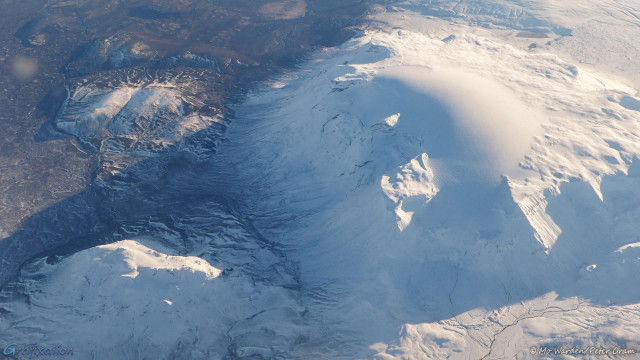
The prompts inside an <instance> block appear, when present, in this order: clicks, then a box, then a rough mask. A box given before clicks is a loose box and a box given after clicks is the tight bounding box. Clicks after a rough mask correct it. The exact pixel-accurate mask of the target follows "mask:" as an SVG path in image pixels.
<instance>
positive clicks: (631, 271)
mask: <svg viewBox="0 0 640 360" xmlns="http://www.w3.org/2000/svg"><path fill="white" fill-rule="evenodd" d="M445 3H448V2H437V1H436V2H420V1H416V2H412V3H411V4H407V5H406V7H407V8H409V9H411V10H412V11H409V10H407V9H404V8H402V7H397V8H388V9H387V10H388V11H387V12H385V11H383V9H382V8H378V9H377V12H376V15H374V16H373V18H372V20H373V21H374V23H373V24H372V25H371V29H370V30H369V31H367V32H366V34H364V36H362V37H360V38H358V39H355V40H353V41H351V42H349V43H347V44H345V45H344V46H342V47H340V48H338V49H330V50H327V51H326V52H324V53H322V54H319V55H318V56H317V57H316V58H315V59H314V60H313V61H310V62H309V63H308V64H306V65H305V66H304V67H303V68H301V69H300V70H299V71H297V72H295V73H293V74H290V75H288V76H287V77H285V78H283V79H278V80H277V81H275V82H274V84H277V86H272V87H271V88H270V87H269V86H267V87H265V88H263V89H260V90H257V91H256V92H255V93H254V94H253V95H252V96H250V97H249V99H248V100H247V101H246V102H245V104H243V105H242V106H241V107H240V108H239V109H238V118H239V120H238V123H240V122H242V124H241V125H238V124H236V126H235V127H233V128H232V129H230V135H229V136H230V138H231V140H230V141H229V143H227V145H226V146H227V150H226V153H227V154H233V156H234V157H236V159H237V156H238V154H242V153H244V154H246V155H245V157H244V160H243V162H242V165H243V166H242V167H235V168H234V170H235V171H236V172H235V174H236V176H235V177H233V174H229V176H231V177H233V179H234V184H235V185H236V186H237V184H238V183H241V184H244V186H245V188H244V189H243V192H244V193H247V192H250V193H255V194H258V195H256V196H255V198H254V199H252V201H253V202H250V203H249V204H248V206H249V207H251V209H252V211H253V212H254V214H255V216H256V217H257V218H258V219H259V223H260V225H259V226H258V227H259V228H260V229H261V231H263V232H264V233H265V234H267V237H269V238H272V239H274V240H275V241H278V242H280V243H282V244H285V245H286V246H288V247H289V248H290V249H291V253H292V254H294V255H293V256H294V258H295V259H296V260H297V261H298V263H299V266H300V273H301V275H300V281H301V283H302V284H303V286H305V291H303V293H305V294H306V296H307V297H306V300H305V302H306V303H307V304H308V306H309V315H308V317H309V318H310V319H313V320H311V322H312V323H313V321H315V322H317V323H316V324H315V326H316V327H318V328H320V329H322V330H321V333H320V334H318V335H317V337H316V338H314V339H312V341H311V343H312V344H315V346H309V347H307V348H305V350H304V351H307V352H306V353H305V352H304V351H302V350H300V351H301V353H302V354H304V355H302V357H310V356H311V354H313V355H314V356H317V357H319V358H323V357H326V358H335V357H345V358H383V359H387V358H388V359H392V358H398V359H407V358H410V359H441V358H452V359H481V358H485V359H512V358H520V359H524V358H539V357H538V356H537V355H531V353H530V348H531V347H532V346H538V347H540V346H565V347H571V346H578V347H584V346H599V347H607V348H613V347H615V346H617V347H620V348H631V349H638V348H639V347H640V340H639V339H640V336H639V335H640V334H639V332H640V331H639V330H638V329H637V326H636V324H638V323H639V322H640V318H639V316H640V312H639V310H640V308H639V307H638V303H640V290H639V289H640V286H639V285H640V282H639V280H638V277H637V276H636V275H637V271H638V269H640V268H639V266H640V263H639V262H638V253H635V252H634V251H635V249H637V247H636V245H634V244H636V243H637V242H638V234H639V233H640V231H639V230H640V227H639V225H638V224H639V223H640V222H639V221H638V219H639V216H640V197H639V196H640V179H639V178H638V176H640V173H639V172H638V166H640V165H639V164H638V163H635V162H634V159H635V158H636V157H637V156H639V155H640V129H639V128H638V125H639V121H640V112H639V111H638V107H637V105H632V104H638V101H639V100H638V93H637V89H636V88H634V87H635V86H637V83H636V81H637V74H638V72H637V71H639V70H640V64H639V63H638V61H637V58H632V57H631V56H632V54H633V53H634V52H635V51H637V49H638V48H639V47H640V44H639V43H637V42H635V44H633V46H630V47H628V48H624V47H621V48H617V49H618V51H617V52H607V53H606V56H607V57H608V59H609V64H618V63H619V64H623V65H624V66H627V68H624V66H623V65H621V66H620V67H618V68H612V69H609V68H604V67H602V66H600V65H601V64H599V63H598V62H592V63H590V64H586V63H581V62H580V59H576V58H574V57H573V56H572V54H577V53H578V52H581V53H583V54H584V58H585V59H588V58H592V57H593V56H595V55H594V54H599V55H598V56H605V55H604V54H605V52H606V51H608V50H607V49H610V48H611V46H612V45H613V44H614V43H617V42H618V41H625V40H626V41H628V40H629V39H630V36H631V35H630V34H635V33H637V32H638V28H639V27H638V26H639V25H640V21H639V20H638V17H637V16H638V14H639V12H638V10H636V9H634V8H633V5H634V4H633V3H632V2H627V4H625V3H624V2H623V1H617V2H589V1H574V2H562V3H558V2H550V1H531V2H526V3H524V2H520V3H519V4H515V3H514V2H506V1H504V2H500V1H496V2H490V1H467V2H465V1H462V2H458V5H456V6H455V8H456V9H457V10H455V11H453V12H451V13H447V12H446V11H444V10H443V9H444V8H447V7H448V6H449V5H447V4H445ZM440 4H443V5H442V9H439V8H438V6H440ZM445 5H446V6H445ZM602 7H606V10H603V8H602ZM636 8H640V7H636ZM434 15H435V16H440V17H443V16H445V15H446V17H447V18H446V19H442V18H438V17H434ZM578 15H579V16H578ZM525 20H526V21H525ZM592 21H598V22H600V23H604V24H612V25H611V26H612V28H615V27H618V26H619V27H620V29H624V31H621V32H619V33H617V34H613V35H611V37H607V35H602V34H601V35H599V36H600V37H599V38H595V37H591V38H589V37H587V35H586V33H587V31H588V25H587V24H589V23H591V22H592ZM477 25H481V26H477ZM554 31H555V32H554ZM571 32H573V35H572V36H570V35H569V33H571ZM573 38H575V39H573ZM533 44H535V46H534V45H533ZM578 44H581V45H580V46H584V47H583V48H581V49H579V48H577V46H578ZM628 57H631V58H632V59H633V60H632V61H630V62H628V61H627V58H628ZM628 69H632V70H628ZM626 75H628V76H626ZM247 143H252V144H255V145H254V146H251V147H247V146H246V144H247ZM223 153H225V151H224V150H223ZM230 156H231V155H230ZM228 161H231V157H230V158H229V159H228ZM217 171H224V169H218V170H217ZM635 356H638V355H635ZM566 357H567V358H571V356H566ZM604 357H605V358H606V357H613V355H611V354H609V355H608V356H604ZM542 358H544V356H542ZM575 358H602V356H599V355H598V356H595V355H588V354H587V355H576V356H575Z"/></svg>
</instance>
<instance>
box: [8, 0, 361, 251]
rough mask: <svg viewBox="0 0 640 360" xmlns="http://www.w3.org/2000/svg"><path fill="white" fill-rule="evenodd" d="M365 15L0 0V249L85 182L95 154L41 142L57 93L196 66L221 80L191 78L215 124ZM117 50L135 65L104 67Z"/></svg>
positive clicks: (322, 6)
mask: <svg viewBox="0 0 640 360" xmlns="http://www.w3.org/2000/svg"><path fill="white" fill-rule="evenodd" d="M367 6H368V5H367V2H366V1H359V0H343V1H334V0H328V1H327V0H308V1H306V2H305V1H304V0H281V1H264V0H221V1H215V2H211V1H196V0H171V1H168V0H156V1H149V0H127V1H123V0H113V1H101V0H66V1H64V0H0V18H1V19H2V21H0V109H2V111H1V112H0V127H1V128H2V131H1V132H0V219H1V221H0V241H2V240H1V239H3V238H6V237H8V236H10V235H11V234H12V233H14V232H15V231H16V230H17V229H19V228H20V227H21V223H22V222H23V221H24V220H25V219H28V218H29V217H31V216H32V215H33V214H35V213H38V212H40V211H41V210H43V209H46V208H48V207H50V206H52V205H54V204H56V203H58V202H60V201H62V200H64V199H66V198H69V197H71V196H72V195H74V194H77V193H79V192H80V191H82V190H84V189H87V188H88V187H90V186H91V184H92V181H93V180H94V177H95V172H96V169H97V168H98V167H99V162H100V159H99V158H98V157H97V156H96V154H93V153H91V152H88V151H86V149H84V148H83V147H82V146H81V145H79V144H78V142H77V141H76V140H75V139H73V138H70V137H63V136H57V137H56V136H53V137H52V136H50V134H49V136H47V137H46V139H44V138H43V137H42V136H40V133H42V132H43V131H45V132H46V126H45V125H46V123H47V121H48V120H49V119H50V118H51V117H53V116H55V113H56V111H57V109H58V107H59V106H60V103H61V102H62V100H63V99H64V97H65V93H64V90H63V89H64V88H63V85H65V84H72V83H79V82H82V81H87V79H94V78H99V77H107V78H108V77H109V76H116V75H114V74H116V73H117V71H124V70H118V69H116V68H125V69H126V68H130V69H133V70H136V69H137V70H136V71H139V72H140V71H146V69H148V68H156V70H155V71H156V73H162V72H163V71H165V70H162V69H164V68H166V66H165V67H163V66H164V65H162V64H164V62H163V61H165V59H167V58H170V57H172V56H173V57H175V58H178V59H191V57H193V56H194V54H197V55H198V56H200V57H203V58H207V59H212V60H214V61H215V62H216V63H217V64H222V67H223V68H222V69H221V70H220V71H219V72H216V71H213V70H210V69H202V70H199V72H198V74H199V75H198V76H199V77H202V80H203V81H204V82H203V83H206V84H208V85H207V86H210V88H209V89H206V92H207V93H209V94H210V95H209V96H208V99H207V101H208V103H209V104H210V105H211V106H212V108H213V109H215V111H219V112H221V113H225V112H226V107H225V105H226V104H227V103H228V102H229V101H230V100H231V99H232V98H233V97H235V96H238V95H239V94H241V93H242V89H243V88H245V87H246V86H248V85H250V84H251V83H252V82H254V81H257V80H260V79H263V78H264V77H265V76H268V75H269V74H274V73H277V72H280V71H283V70H284V69H286V68H287V67H288V66H291V65H292V64H295V63H296V62H297V61H299V60H300V59H302V58H304V56H306V54H308V53H309V52H310V51H313V50H314V49H318V48H320V47H323V46H331V45H336V44H338V43H340V42H341V41H343V40H345V39H346V38H347V37H348V36H349V34H350V30H349V29H350V28H351V27H353V26H354V25H356V24H357V20H358V17H359V16H360V15H361V14H363V13H364V12H365V11H366V9H367ZM118 46H119V48H118V49H120V48H123V49H126V51H128V52H129V53H130V54H131V55H132V56H133V57H134V58H135V59H136V60H135V61H136V62H135V63H131V64H128V63H125V64H119V65H113V64H112V63H110V62H109V61H111V60H110V58H108V56H109V54H108V52H109V51H112V50H113V49H114V48H115V47H118ZM92 49H93V50H92ZM95 49H97V50H95ZM91 51H93V52H91ZM180 61H183V60H180ZM184 61H187V60H184ZM158 64H160V65H158ZM176 66H178V67H180V66H188V65H184V64H182V63H178V64H177V65H176ZM158 67H159V68H160V70H158ZM214 72H215V73H214ZM103 74H104V76H103ZM222 115H225V114H222Z"/></svg>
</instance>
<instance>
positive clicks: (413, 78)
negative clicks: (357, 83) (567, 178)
mask: <svg viewBox="0 0 640 360" xmlns="http://www.w3.org/2000/svg"><path fill="white" fill-rule="evenodd" d="M376 76H378V77H381V78H383V79H391V80H395V81H399V82H401V83H402V84H403V85H405V86H407V87H408V88H410V89H412V90H414V91H415V92H417V93H419V94H422V95H424V96H426V97H429V98H431V99H434V100H435V101H436V102H437V103H438V104H440V105H441V106H443V108H444V109H446V111H448V112H449V117H450V118H449V119H447V120H450V121H452V122H453V125H454V127H455V129H456V131H457V132H458V134H457V135H458V136H459V137H460V141H461V142H462V143H466V144H470V145H471V150H472V151H473V152H476V155H478V157H477V158H475V156H471V157H470V158H468V159H455V160H462V161H463V162H474V161H480V162H481V163H480V164H472V167H475V166H476V165H479V166H480V167H481V168H485V169H487V170H488V172H489V176H490V177H491V178H492V179H494V180H496V181H498V182H499V181H500V179H501V177H502V175H505V174H507V175H508V174H510V173H512V172H514V171H518V168H519V167H518V163H519V161H520V160H521V159H523V158H524V156H525V155H527V154H528V153H529V152H530V150H531V146H532V145H533V143H534V139H535V137H536V136H539V135H541V134H542V128H541V125H542V119H543V115H542V114H540V113H539V112H538V111H536V110H534V109H532V108H531V107H529V106H527V105H526V104H525V103H524V102H523V101H521V100H520V99H519V98H518V97H516V96H515V95H514V94H513V93H512V92H511V91H510V90H509V89H508V88H507V87H506V86H504V85H502V84H500V83H498V82H497V81H494V80H491V79H488V78H483V77H480V76H478V75H475V74H472V73H470V72H467V71H464V70H461V69H456V68H445V67H436V68H431V67H425V66H415V65H395V66H389V67H386V68H383V69H380V70H378V73H377V75H376ZM424 110H425V117H428V116H429V113H428V112H429V109H428V108H425V109H424ZM415 120H416V119H414V121H415ZM405 121H406V120H405ZM394 125H395V124H394Z"/></svg>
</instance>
